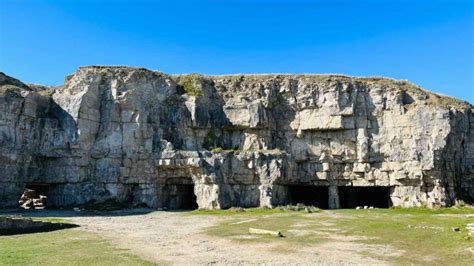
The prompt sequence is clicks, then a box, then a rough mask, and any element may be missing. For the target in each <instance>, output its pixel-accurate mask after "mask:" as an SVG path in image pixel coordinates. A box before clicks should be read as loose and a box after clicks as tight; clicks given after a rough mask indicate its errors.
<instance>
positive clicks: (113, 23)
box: [0, 0, 474, 103]
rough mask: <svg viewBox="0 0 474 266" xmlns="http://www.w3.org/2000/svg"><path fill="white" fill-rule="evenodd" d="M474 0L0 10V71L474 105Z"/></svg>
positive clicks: (19, 6) (3, 3)
mask: <svg viewBox="0 0 474 266" xmlns="http://www.w3.org/2000/svg"><path fill="white" fill-rule="evenodd" d="M473 39H474V1H472V0H465V1H459V0H458V1H456V0H450V1H448V0H445V1H437V0H430V1H422V0H418V1H408V0H403V1H402V0H394V1H383V0H379V1H369V0H365V1H364V0H361V1H348V0H346V1H343V0H335V1H329V0H328V1H301V0H300V1H298V0H296V1H289V0H288V1H278V0H277V1H263V0H260V1H259V0H254V1H250V0H248V1H245V0H243V1H235V0H227V1H206V0H203V1H179V0H178V1H176V0H175V1H151V0H149V1H145V0H141V1H140V0H138V1H125V0H116V1H111V0H109V1H92V0H83V1H73V0H68V1H65V0H54V1H46V0H29V1H28V0H24V1H22V0H0V71H3V72H5V73H7V74H8V75H11V76H14V77H16V78H19V79H21V80H22V81H24V82H27V83H30V82H34V83H40V84H45V85H59V84H62V82H63V79H64V77H65V76H66V75H67V74H70V73H72V72H74V71H75V70H76V69H77V68H78V67H79V66H84V65H129V66H142V67H146V68H150V69H154V70H160V71H163V72H167V73H190V72H198V73H204V74H225V73H269V72H271V73H341V74H348V75H356V76H387V77H393V78H397V79H408V80H410V81H412V82H414V83H416V84H419V85H421V86H423V87H425V88H427V89H430V90H432V91H436V92H440V93H443V94H447V95H451V96H455V97H458V98H461V99H464V100H468V101H469V102H471V103H474V40H473Z"/></svg>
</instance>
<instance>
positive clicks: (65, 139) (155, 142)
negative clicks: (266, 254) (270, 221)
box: [0, 66, 474, 209]
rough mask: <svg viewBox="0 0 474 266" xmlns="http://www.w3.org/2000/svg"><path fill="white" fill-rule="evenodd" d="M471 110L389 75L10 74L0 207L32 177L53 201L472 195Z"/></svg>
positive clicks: (426, 202)
mask: <svg viewBox="0 0 474 266" xmlns="http://www.w3.org/2000/svg"><path fill="white" fill-rule="evenodd" d="M473 111H474V107H473V106H472V105H470V104H469V103H466V102H462V101H459V100H456V99H453V98H450V97H446V96H440V95H437V94H434V93H431V92H428V91H426V90H423V89H421V88H419V87H417V86H415V85H413V84H411V83H409V82H406V81H396V80H391V79H386V78H354V77H347V76H339V75H232V76H201V75H197V74H192V75H178V76H170V75H166V74H163V73H160V72H155V71H150V70H146V69H142V68H129V67H97V66H92V67H82V68H80V69H79V70H78V71H77V72H76V73H74V74H73V75H70V76H68V77H66V79H65V83H64V85H63V86H60V87H43V86H38V85H30V86H28V85H25V84H23V83H21V82H20V81H18V80H16V79H13V78H11V77H8V76H6V75H4V74H3V73H1V75H0V205H1V206H2V207H8V206H17V204H18V199H19V198H20V196H21V195H22V192H23V191H24V189H25V187H27V188H32V187H34V186H42V188H43V189H44V188H45V187H47V193H46V194H47V197H48V204H50V205H52V206H72V205H81V204H88V203H93V202H101V201H106V200H111V199H113V200H116V201H118V202H122V203H129V204H144V205H147V206H150V207H156V208H158V207H167V208H180V207H191V205H193V204H197V207H199V208H208V209H214V208H228V207H232V206H241V207H256V206H267V207H272V206H275V205H281V204H287V203H291V202H292V201H294V200H295V199H296V198H298V197H300V196H301V195H303V194H305V193H306V194H307V193H308V192H307V191H308V190H306V192H305V191H303V190H304V189H305V188H306V189H307V188H318V189H319V190H318V191H319V192H315V193H316V194H318V193H319V194H318V195H317V196H315V198H318V197H319V198H321V197H322V200H321V202H322V203H321V204H323V205H326V206H323V207H329V208H337V207H344V206H346V207H347V206H350V205H351V204H348V203H347V202H350V201H351V200H354V201H361V198H362V199H363V201H364V200H365V202H367V201H368V202H369V203H370V200H371V197H372V195H373V197H379V195H380V194H381V193H382V194H384V193H385V192H380V191H375V190H373V191H372V190H371V188H381V189H383V190H381V191H386V197H387V199H388V202H389V203H388V204H389V205H393V206H403V207H412V206H428V207H433V206H447V205H448V206H449V205H452V204H454V203H455V202H456V201H457V200H464V201H467V202H472V201H473V199H474V130H473V128H474V113H473ZM295 188H298V189H300V190H299V191H300V192H295V191H298V190H295ZM351 188H354V189H355V190H354V192H351V190H350V189H351ZM357 188H364V189H366V190H365V192H363V195H358V193H359V194H360V192H357V191H360V190H357ZM301 189H303V190H301ZM44 193H45V192H44ZM298 193H299V194H298ZM367 193H368V194H367ZM371 193H373V194H371ZM310 194H311V193H310ZM321 195H322V196H321ZM309 197H311V195H310V196H309ZM309 200H310V201H311V199H309ZM303 201H304V200H303ZM313 202H314V201H313ZM310 203H311V202H310ZM195 207H196V206H195Z"/></svg>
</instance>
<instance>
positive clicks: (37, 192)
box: [18, 183, 50, 209]
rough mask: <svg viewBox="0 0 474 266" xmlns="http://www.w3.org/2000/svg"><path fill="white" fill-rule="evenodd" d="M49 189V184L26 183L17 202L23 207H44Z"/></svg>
mask: <svg viewBox="0 0 474 266" xmlns="http://www.w3.org/2000/svg"><path fill="white" fill-rule="evenodd" d="M49 190H50V184H44V183H30V184H26V185H25V189H24V191H23V193H22V195H21V197H20V199H19V200H18V204H19V205H20V207H22V208H24V209H44V208H45V207H46V204H47V200H48V193H49Z"/></svg>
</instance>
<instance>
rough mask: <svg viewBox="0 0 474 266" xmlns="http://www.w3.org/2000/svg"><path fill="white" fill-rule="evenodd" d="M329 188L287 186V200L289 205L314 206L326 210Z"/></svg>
mask: <svg viewBox="0 0 474 266" xmlns="http://www.w3.org/2000/svg"><path fill="white" fill-rule="evenodd" d="M328 197H329V187H328V186H313V185H290V186H288V199H289V203H290V204H298V203H302V204H304V205H307V206H315V207H318V208H321V209H328V208H329V203H328Z"/></svg>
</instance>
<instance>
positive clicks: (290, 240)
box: [194, 208, 474, 265]
mask: <svg viewBox="0 0 474 266" xmlns="http://www.w3.org/2000/svg"><path fill="white" fill-rule="evenodd" d="M194 213H195V214H211V215H227V216H228V219H225V220H224V221H222V222H221V223H219V224H217V225H215V226H212V227H210V228H208V229H207V231H206V233H207V234H209V235H213V236H217V237H223V238H227V239H231V240H232V241H238V242H245V243H249V244H251V243H262V242H265V243H273V244H276V245H273V247H272V250H274V251H275V252H279V251H280V250H283V251H285V250H286V251H291V250H297V249H298V248H301V247H302V246H306V247H307V246H308V245H314V246H316V247H317V245H318V244H320V243H323V242H327V241H340V240H337V238H336V240H335V239H334V238H331V237H334V236H337V237H342V238H344V237H345V238H346V239H350V240H345V241H354V242H357V243H361V244H367V245H373V244H380V245H388V246H390V247H391V248H392V249H393V250H395V251H399V252H401V254H402V255H400V256H388V255H383V254H378V253H377V252H376V251H373V249H367V250H361V251H360V252H361V255H364V256H370V257H375V258H379V259H381V260H384V261H387V262H390V263H396V264H433V263H435V264H450V263H452V262H454V261H455V262H456V264H458V265H464V264H465V265H468V264H470V263H472V258H473V254H472V253H471V251H469V250H468V249H469V248H474V241H473V239H472V238H471V237H469V236H468V232H467V230H466V228H465V227H466V224H468V223H473V222H474V218H472V217H471V216H470V215H468V214H472V213H473V210H472V208H441V209H426V208H409V209H399V208H394V209H368V210H331V211H322V212H319V213H310V214H307V213H304V212H288V211H282V210H278V209H270V210H268V209H250V210H249V211H247V212H244V213H231V212H226V211H222V210H216V211H214V210H213V211H195V212H194ZM251 227H252V228H259V229H266V230H274V231H280V232H282V233H283V235H284V236H285V237H284V238H276V237H272V236H256V235H250V234H249V232H248V229H249V228H251ZM454 227H459V228H460V229H461V230H460V232H453V230H452V228H454Z"/></svg>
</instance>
